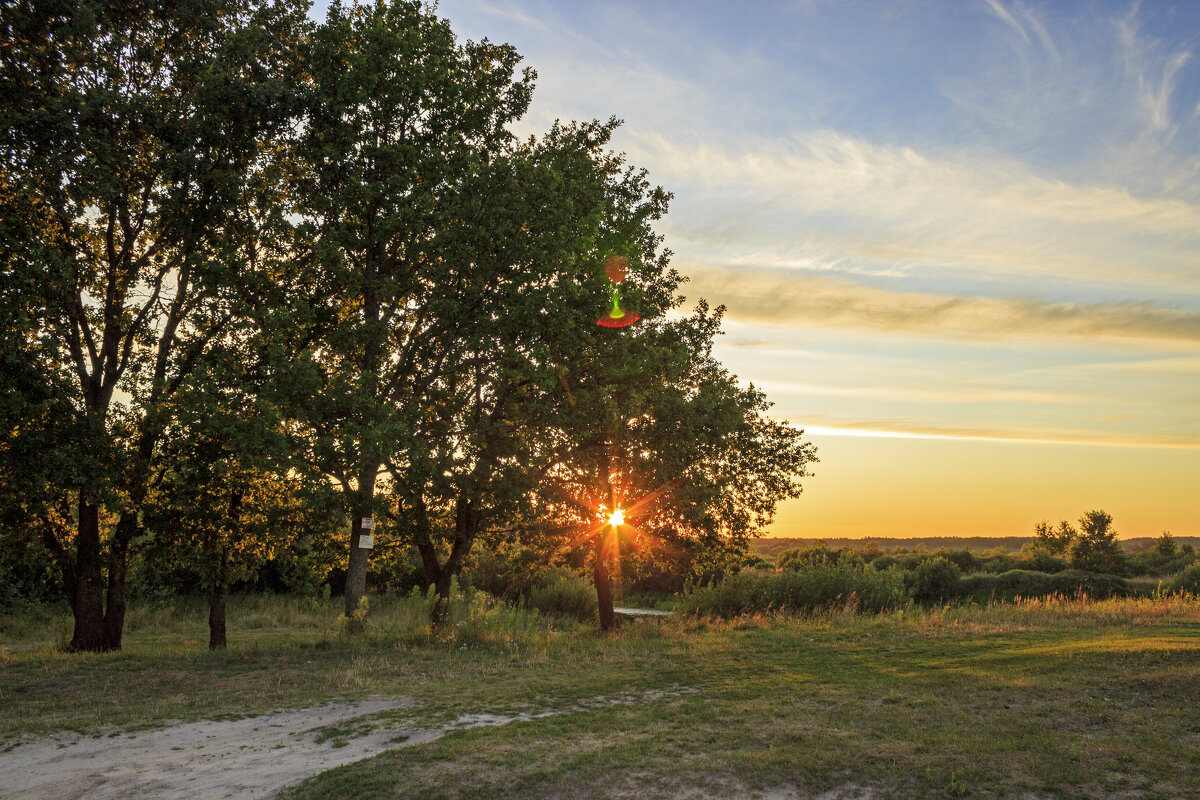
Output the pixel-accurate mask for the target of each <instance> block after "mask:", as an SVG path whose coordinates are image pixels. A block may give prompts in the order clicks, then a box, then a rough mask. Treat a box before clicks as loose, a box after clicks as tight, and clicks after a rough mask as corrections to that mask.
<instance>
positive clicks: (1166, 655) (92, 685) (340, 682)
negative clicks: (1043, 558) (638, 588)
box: [0, 597, 1200, 800]
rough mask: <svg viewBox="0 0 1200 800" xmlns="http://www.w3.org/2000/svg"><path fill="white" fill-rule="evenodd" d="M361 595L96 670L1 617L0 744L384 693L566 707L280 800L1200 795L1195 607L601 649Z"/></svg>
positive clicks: (333, 775) (50, 634) (50, 623)
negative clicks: (353, 615) (342, 604)
mask: <svg viewBox="0 0 1200 800" xmlns="http://www.w3.org/2000/svg"><path fill="white" fill-rule="evenodd" d="M373 602H374V603H375V605H374V607H373V609H372V617H371V618H370V620H369V623H368V629H367V631H366V632H365V633H349V632H346V631H345V630H343V629H342V628H341V627H339V624H338V622H337V603H336V602H322V601H306V600H298V599H290V598H240V599H237V598H235V601H234V602H233V604H232V605H231V608H230V622H231V632H230V645H231V647H230V649H229V651H227V652H224V653H209V652H207V651H206V650H204V649H203V648H204V645H205V642H206V641H207V639H206V629H205V627H204V625H203V613H202V610H201V608H200V606H199V605H194V604H187V603H178V604H170V605H162V606H157V607H146V608H135V609H134V610H133V613H132V614H131V617H130V627H129V632H128V634H127V639H126V647H125V650H123V651H122V652H120V653H116V654H109V655H102V656H68V655H65V654H62V653H60V652H58V651H57V650H56V649H55V644H56V642H57V641H59V640H61V638H62V637H63V636H64V629H63V622H62V621H61V620H58V619H55V618H53V617H47V616H42V617H37V616H26V617H23V618H18V619H12V618H9V619H5V620H2V621H0V643H2V644H0V742H3V744H0V747H12V746H19V744H18V743H19V742H20V741H22V740H28V739H29V738H31V737H35V736H38V735H42V734H46V733H50V732H55V731H64V730H65V731H77V732H80V733H84V734H100V735H103V734H105V733H108V732H111V731H113V730H125V729H132V728H138V727H152V726H158V725H163V724H167V723H169V722H170V721H173V720H190V719H202V718H220V717H235V716H248V715H251V714H257V713H265V712H267V711H270V710H273V709H278V708H284V707H301V706H307V705H313V704H317V703H320V702H324V701H327V700H334V699H360V698H365V697H370V696H376V695H381V696H385V697H393V696H395V697H410V698H412V699H413V700H415V701H416V705H414V706H412V707H409V708H405V709H403V710H401V711H392V712H387V714H383V715H380V719H379V722H380V723H388V724H402V725H404V726H406V727H409V728H422V727H432V726H437V725H445V724H447V723H449V722H451V721H453V720H455V719H457V718H459V717H461V716H462V715H464V714H478V713H492V714H508V715H514V714H522V713H523V714H526V715H529V716H533V715H536V714H543V713H550V712H558V713H555V714H554V715H552V716H544V717H542V718H533V719H528V720H526V721H518V722H513V723H511V724H507V725H503V726H495V727H481V728H474V729H470V730H457V731H454V732H452V733H450V734H448V735H446V736H445V737H443V738H441V739H439V740H437V741H433V742H430V743H428V744H423V745H420V746H414V747H407V748H403V749H399V750H395V751H391V752H388V753H384V754H382V755H380V756H377V757H374V758H370V759H367V760H365V761H360V762H357V763H355V764H351V765H349V766H347V767H342V768H339V769H336V770H332V771H330V772H327V773H324V774H322V775H320V776H318V777H316V778H314V779H311V780H309V781H307V782H305V783H303V784H301V785H300V786H297V787H295V788H294V789H293V790H291V791H290V792H289V793H288V795H287V796H288V797H291V798H306V799H307V798H313V799H315V798H330V797H346V798H351V797H353V798H397V797H413V798H417V797H420V798H454V797H459V798H470V797H487V798H494V799H495V800H499V799H500V798H526V797H564V796H569V797H572V798H584V797H622V796H623V797H639V798H642V797H668V798H676V797H689V796H695V797H703V796H742V795H744V794H745V793H748V792H761V793H763V794H765V795H772V794H773V796H777V797H808V796H810V795H811V796H817V795H820V794H821V793H824V792H833V793H834V794H835V795H836V794H837V793H842V794H843V795H845V796H853V795H854V794H855V793H859V794H867V793H869V795H870V796H871V797H875V798H890V797H896V798H910V797H911V798H917V797H920V798H924V797H1038V798H1041V797H1096V798H1179V797H1200V714H1197V711H1196V708H1195V702H1196V699H1197V698H1200V604H1198V603H1197V602H1196V601H1194V600H1184V599H1180V598H1177V597H1169V598H1164V599H1158V600H1149V599H1127V600H1112V601H1106V602H1098V603H1089V602H1083V601H1079V602H1074V601H1071V602H1068V601H1061V600H1051V601H1045V602H1029V603H1022V604H1016V605H995V606H991V607H988V608H978V607H963V608H943V609H935V610H919V609H910V610H907V611H904V612H901V613H893V614H888V615H881V616H874V617H871V616H855V615H852V614H849V613H833V614H828V615H823V616H820V617H817V618H810V619H788V618H782V617H755V618H748V619H747V618H744V619H740V620H734V621H732V622H721V623H717V622H712V621H705V620H696V619H670V620H665V621H660V620H637V621H635V622H631V623H629V624H627V625H626V626H625V627H624V628H623V629H622V630H621V631H619V632H617V633H615V634H612V635H607V636H604V635H600V634H598V633H595V632H593V631H592V630H590V629H589V628H586V627H583V626H579V625H577V624H573V623H571V624H567V623H551V622H549V621H547V620H544V619H542V618H541V617H538V616H537V615H535V614H529V613H525V612H519V611H513V610H511V609H506V608H504V607H500V606H491V605H489V604H487V603H484V602H481V601H479V600H477V601H476V602H475V603H474V604H473V605H472V606H469V607H468V606H465V605H464V607H462V608H460V609H458V611H457V612H456V614H455V616H454V618H453V619H452V622H451V625H450V626H449V628H448V629H447V631H446V632H445V633H441V634H434V633H432V632H430V631H429V629H428V627H427V626H425V625H424V624H423V621H422V613H423V610H424V607H423V605H422V601H420V600H419V599H418V600H406V599H373ZM345 734H346V735H352V732H345ZM330 735H331V736H336V735H342V733H341V732H338V731H331V732H330ZM831 796H832V795H831Z"/></svg>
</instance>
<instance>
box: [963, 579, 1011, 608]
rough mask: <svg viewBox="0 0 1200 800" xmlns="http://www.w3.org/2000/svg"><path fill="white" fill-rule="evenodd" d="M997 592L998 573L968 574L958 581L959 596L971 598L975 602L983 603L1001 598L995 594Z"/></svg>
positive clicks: (998, 584)
mask: <svg viewBox="0 0 1200 800" xmlns="http://www.w3.org/2000/svg"><path fill="white" fill-rule="evenodd" d="M999 593H1000V576H999V575H990V574H988V573H982V574H979V575H968V576H966V577H965V578H961V579H959V581H958V594H959V596H960V597H965V598H967V599H968V600H973V601H975V602H976V603H980V604H983V603H987V602H988V601H990V600H993V599H1001V598H1000V597H998V596H997V595H999Z"/></svg>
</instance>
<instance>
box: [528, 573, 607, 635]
mask: <svg viewBox="0 0 1200 800" xmlns="http://www.w3.org/2000/svg"><path fill="white" fill-rule="evenodd" d="M529 605H530V606H532V607H533V608H536V609H537V610H538V611H539V612H541V613H542V614H545V615H547V616H551V617H565V618H569V619H577V620H579V621H580V622H589V621H591V620H593V619H595V618H596V608H597V605H598V604H597V601H596V590H595V588H594V587H593V586H592V584H591V583H590V582H589V581H588V580H587V579H585V578H583V577H582V576H580V575H579V574H578V573H575V572H572V571H571V570H569V569H567V568H566V567H557V568H555V569H552V570H550V571H549V572H543V573H542V574H540V575H538V576H536V577H535V578H534V579H533V585H532V587H531V588H530V590H529Z"/></svg>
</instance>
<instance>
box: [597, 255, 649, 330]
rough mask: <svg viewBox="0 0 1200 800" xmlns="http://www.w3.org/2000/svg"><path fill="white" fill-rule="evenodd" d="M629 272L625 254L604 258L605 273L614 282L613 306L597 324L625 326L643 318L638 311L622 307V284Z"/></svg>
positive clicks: (613, 326)
mask: <svg viewBox="0 0 1200 800" xmlns="http://www.w3.org/2000/svg"><path fill="white" fill-rule="evenodd" d="M628 273H629V262H628V261H627V260H626V259H625V257H624V256H609V257H608V258H606V259H604V274H605V275H607V276H608V279H609V280H610V281H612V282H613V287H612V308H611V309H609V311H608V313H607V314H605V315H604V316H603V317H601V318H600V319H598V320H596V324H597V325H602V326H604V327H605V328H624V327H625V326H626V325H632V324H633V323H635V322H637V321H638V320H639V319H641V318H642V317H641V315H640V314H638V313H637V312H636V311H627V310H625V309H623V308H621V294H620V284H621V282H622V281H624V280H625V276H626V275H627V274H628Z"/></svg>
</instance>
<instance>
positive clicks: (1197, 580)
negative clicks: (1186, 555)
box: [1167, 564, 1200, 597]
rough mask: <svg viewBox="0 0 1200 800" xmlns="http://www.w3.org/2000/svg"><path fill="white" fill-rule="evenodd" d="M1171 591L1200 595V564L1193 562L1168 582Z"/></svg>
mask: <svg viewBox="0 0 1200 800" xmlns="http://www.w3.org/2000/svg"><path fill="white" fill-rule="evenodd" d="M1167 591H1169V592H1186V593H1187V594H1190V595H1194V596H1196V597H1200V564H1192V565H1191V566H1190V567H1186V568H1184V569H1183V570H1181V571H1180V572H1179V574H1178V575H1176V576H1175V577H1174V578H1172V579H1171V582H1170V583H1169V584H1167Z"/></svg>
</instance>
